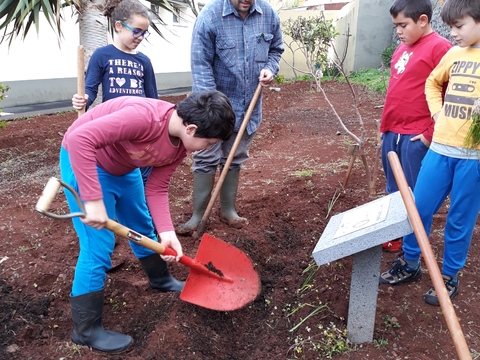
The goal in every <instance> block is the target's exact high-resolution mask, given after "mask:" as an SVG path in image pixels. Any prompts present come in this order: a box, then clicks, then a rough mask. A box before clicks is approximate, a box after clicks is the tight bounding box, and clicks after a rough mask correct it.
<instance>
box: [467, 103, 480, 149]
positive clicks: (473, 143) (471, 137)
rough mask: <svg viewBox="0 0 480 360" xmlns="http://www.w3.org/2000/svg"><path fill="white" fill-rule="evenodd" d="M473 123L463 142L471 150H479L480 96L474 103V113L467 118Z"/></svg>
mask: <svg viewBox="0 0 480 360" xmlns="http://www.w3.org/2000/svg"><path fill="white" fill-rule="evenodd" d="M469 120H471V121H472V123H471V124H470V127H469V128H468V133H467V136H466V137H465V140H464V142H463V144H464V146H465V147H466V148H467V149H468V150H469V151H470V152H471V151H473V150H475V151H477V152H479V150H478V146H479V145H480V98H478V99H476V100H475V102H474V103H473V109H472V115H471V116H470V117H469V118H468V119H467V121H469Z"/></svg>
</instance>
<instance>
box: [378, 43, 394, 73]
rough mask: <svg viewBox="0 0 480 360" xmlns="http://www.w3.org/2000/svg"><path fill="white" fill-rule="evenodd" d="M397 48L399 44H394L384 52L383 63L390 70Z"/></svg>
mask: <svg viewBox="0 0 480 360" xmlns="http://www.w3.org/2000/svg"><path fill="white" fill-rule="evenodd" d="M397 47H398V44H392V45H390V46H389V47H386V48H385V49H383V51H382V62H383V64H384V65H385V67H386V68H387V69H390V65H391V64H392V56H393V53H394V52H395V50H396V49H397Z"/></svg>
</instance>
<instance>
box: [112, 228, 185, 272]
mask: <svg viewBox="0 0 480 360" xmlns="http://www.w3.org/2000/svg"><path fill="white" fill-rule="evenodd" d="M105 228H106V229H108V230H110V231H112V232H113V233H115V234H117V235H118V236H121V237H123V238H125V239H128V240H130V241H133V242H134V243H137V244H138V245H141V246H143V247H145V248H147V249H150V250H152V251H155V252H156V253H157V254H161V255H171V256H177V252H176V251H175V250H173V249H172V248H169V247H166V246H165V245H163V244H161V243H159V242H157V241H154V240H152V239H149V238H148V237H146V236H144V235H142V234H139V233H137V232H136V231H133V230H132V229H129V228H128V227H126V226H125V225H122V224H119V223H118V222H116V221H113V220H110V219H108V220H107V223H106V224H105ZM179 262H180V263H182V264H183V265H187V266H190V267H191V264H192V263H195V261H194V260H193V259H191V258H189V257H188V256H186V255H183V256H182V257H181V258H180V261H179Z"/></svg>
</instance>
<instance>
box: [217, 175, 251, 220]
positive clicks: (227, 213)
mask: <svg viewBox="0 0 480 360" xmlns="http://www.w3.org/2000/svg"><path fill="white" fill-rule="evenodd" d="M239 179H240V170H229V171H228V172H227V175H226V176H225V180H224V181H223V184H222V188H221V189H220V207H221V209H222V217H221V220H222V221H223V222H225V223H227V224H228V225H230V226H232V227H234V228H236V229H240V228H242V227H243V225H245V224H246V223H247V219H245V218H243V217H240V216H238V214H237V212H236V211H235V200H236V199H237V191H238V181H239Z"/></svg>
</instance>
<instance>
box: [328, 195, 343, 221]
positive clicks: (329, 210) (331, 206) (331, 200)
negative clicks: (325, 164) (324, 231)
mask: <svg viewBox="0 0 480 360" xmlns="http://www.w3.org/2000/svg"><path fill="white" fill-rule="evenodd" d="M340 195H341V193H340V192H339V191H338V193H337V189H335V193H334V194H333V197H332V198H331V199H330V201H329V202H328V210H327V216H325V219H328V216H329V215H330V212H331V211H332V209H333V205H335V203H336V202H337V200H338V198H339V197H340Z"/></svg>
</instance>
